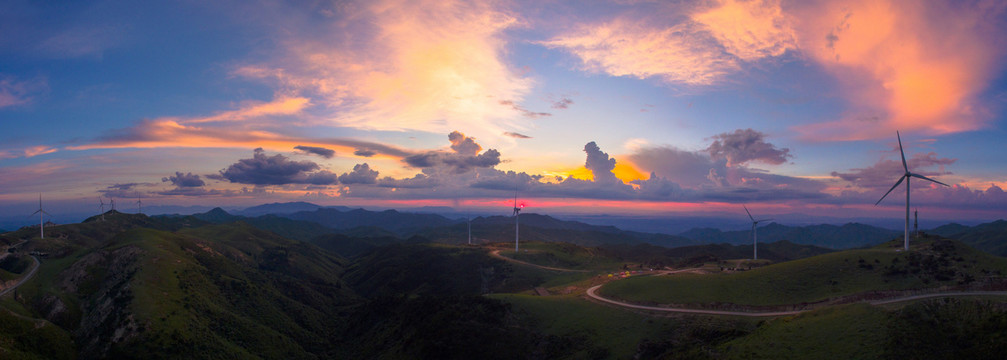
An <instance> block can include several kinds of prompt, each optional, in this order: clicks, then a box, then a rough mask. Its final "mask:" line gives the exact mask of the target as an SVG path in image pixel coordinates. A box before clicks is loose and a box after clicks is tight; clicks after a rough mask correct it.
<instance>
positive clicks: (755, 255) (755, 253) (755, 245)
mask: <svg viewBox="0 0 1007 360" xmlns="http://www.w3.org/2000/svg"><path fill="white" fill-rule="evenodd" d="M741 207H743V208H745V212H746V213H748V218H749V219H751V220H752V260H759V234H758V233H757V232H755V226H757V225H759V223H760V222H763V221H769V220H773V219H760V220H755V218H754V217H752V212H750V211H748V207H747V206H745V205H741Z"/></svg>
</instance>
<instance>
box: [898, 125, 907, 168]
mask: <svg viewBox="0 0 1007 360" xmlns="http://www.w3.org/2000/svg"><path fill="white" fill-rule="evenodd" d="M895 136H897V137H898V138H899V155H902V169H904V170H905V171H906V173H908V172H909V165H906V152H905V151H902V136H899V132H898V131H896V132H895Z"/></svg>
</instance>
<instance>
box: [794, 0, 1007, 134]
mask: <svg viewBox="0 0 1007 360" xmlns="http://www.w3.org/2000/svg"><path fill="white" fill-rule="evenodd" d="M797 6H798V8H796V9H795V10H796V12H795V15H796V16H795V19H798V20H797V21H798V22H799V24H798V25H797V26H798V28H799V29H800V32H801V34H802V36H801V45H802V48H803V49H804V50H805V51H806V52H807V53H808V54H809V55H810V56H811V57H812V58H813V59H815V60H817V61H818V62H820V63H821V64H823V65H824V66H825V67H826V68H827V69H828V70H829V71H831V72H832V73H833V74H835V75H836V77H837V79H839V80H840V81H841V82H842V84H843V87H844V92H845V93H846V97H847V98H848V101H849V102H850V105H852V107H853V109H852V110H851V111H849V113H848V114H847V115H846V116H845V118H843V119H840V120H837V121H833V122H827V123H822V124H814V125H808V126H801V127H798V128H797V130H798V131H800V132H802V133H804V134H805V135H806V136H808V137H812V138H826V139H835V140H848V139H865V138H875V137H878V136H891V133H892V132H894V130H896V129H901V130H918V131H924V132H926V133H929V134H944V133H953V132H959V131H967V130H975V129H978V128H981V127H983V126H984V121H985V120H987V119H986V116H984V114H983V111H982V109H981V107H982V106H981V104H978V103H977V101H976V99H975V98H974V97H975V95H977V94H978V93H979V92H981V91H982V90H984V89H985V88H986V86H987V85H988V82H989V78H990V74H991V71H993V70H995V69H994V66H995V65H996V63H997V61H998V59H999V58H1000V56H1001V55H1002V54H1003V50H1002V49H1003V48H1004V45H1005V44H1004V41H1003V40H1002V37H1001V36H999V34H1001V33H1002V31H1003V30H1002V29H996V28H995V27H996V26H998V24H1001V25H1002V20H997V18H998V17H999V16H1002V15H1003V14H1004V12H1005V8H1007V4H1003V3H995V2H985V3H975V4H973V3H959V2H953V3H949V4H945V3H940V2H930V1H928V2H903V1H876V0H861V1H853V2H849V1H844V2H841V3H840V2H825V3H820V4H808V3H802V4H798V5H797Z"/></svg>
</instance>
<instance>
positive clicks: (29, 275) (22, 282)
mask: <svg viewBox="0 0 1007 360" xmlns="http://www.w3.org/2000/svg"><path fill="white" fill-rule="evenodd" d="M31 259H32V260H34V261H35V266H33V267H32V268H31V270H29V271H28V275H25V276H24V277H22V278H21V280H19V281H18V282H17V284H14V286H11V287H9V288H7V289H4V290H3V291H0V296H4V295H7V293H9V292H11V291H14V289H17V287H18V286H21V285H22V284H24V283H25V282H28V280H31V277H32V276H35V272H36V271H38V267H39V265H42V263H40V262H39V261H38V258H37V257H35V256H32V257H31Z"/></svg>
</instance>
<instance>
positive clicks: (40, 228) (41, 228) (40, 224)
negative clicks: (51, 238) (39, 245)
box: [29, 193, 52, 239]
mask: <svg viewBox="0 0 1007 360" xmlns="http://www.w3.org/2000/svg"><path fill="white" fill-rule="evenodd" d="M31 214H32V215H35V214H38V237H39V238H41V239H45V223H44V222H43V221H42V214H45V215H49V216H52V214H49V213H47V212H45V210H42V193H39V194H38V210H35V212H33V213H31ZM29 216H31V215H29Z"/></svg>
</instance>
